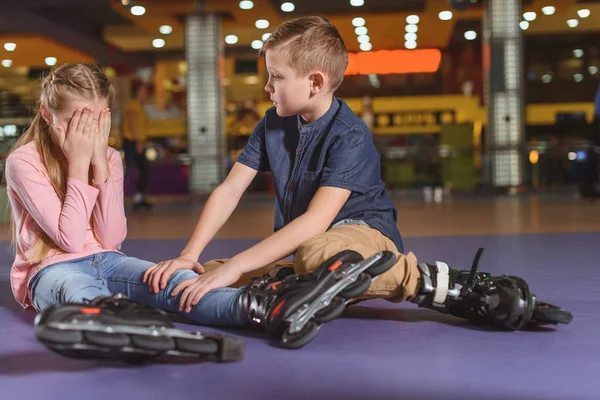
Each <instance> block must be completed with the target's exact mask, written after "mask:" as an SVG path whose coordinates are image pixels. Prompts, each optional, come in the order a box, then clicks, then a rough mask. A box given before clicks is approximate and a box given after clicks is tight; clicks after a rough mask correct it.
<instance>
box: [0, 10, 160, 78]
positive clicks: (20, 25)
mask: <svg viewBox="0 0 600 400" xmlns="http://www.w3.org/2000/svg"><path fill="white" fill-rule="evenodd" d="M21 1H22V0H21ZM31 1H34V0H31ZM62 1H67V0H62ZM86 1H88V0H86ZM90 1H92V0H90ZM102 1H104V0H102ZM0 24H2V26H3V29H5V30H9V31H13V32H16V33H38V34H40V35H43V36H45V37H47V38H49V39H53V40H55V41H57V42H59V43H62V44H63V45H65V46H68V47H71V48H73V49H76V50H79V51H81V52H84V53H87V54H89V55H90V56H92V57H93V58H95V59H96V60H98V61H99V62H100V63H102V64H105V65H115V64H122V63H125V64H128V65H129V66H131V67H132V68H135V67H137V66H141V65H151V64H152V63H153V61H154V60H153V59H152V58H148V57H144V56H139V55H136V54H130V53H124V52H122V51H120V50H118V49H116V48H114V47H111V46H109V45H107V44H106V43H105V42H104V41H103V40H102V38H101V37H100V36H95V35H92V34H91V33H82V32H81V31H78V30H75V29H73V28H70V27H67V26H65V25H63V24H60V23H57V22H55V21H51V20H49V19H46V18H44V17H43V16H41V15H37V14H34V13H31V12H28V11H25V10H14V11H9V12H0Z"/></svg>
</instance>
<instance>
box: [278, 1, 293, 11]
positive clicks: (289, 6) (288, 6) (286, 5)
mask: <svg viewBox="0 0 600 400" xmlns="http://www.w3.org/2000/svg"><path fill="white" fill-rule="evenodd" d="M295 9H296V6H295V5H294V3H290V2H289V1H286V2H285V3H283V4H281V11H283V12H292V11H294V10H295Z"/></svg>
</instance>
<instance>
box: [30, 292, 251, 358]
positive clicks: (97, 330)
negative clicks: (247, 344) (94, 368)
mask: <svg viewBox="0 0 600 400" xmlns="http://www.w3.org/2000/svg"><path fill="white" fill-rule="evenodd" d="M34 325H35V335H36V337H37V339H38V340H39V341H40V342H41V343H43V344H44V345H45V346H46V347H48V348H49V349H50V350H53V351H55V352H57V353H59V354H61V355H64V356H67V357H73V358H92V359H111V360H121V361H125V362H135V363H143V362H148V361H152V360H155V359H156V360H160V361H194V360H200V361H239V360H242V359H243V358H244V342H243V341H242V340H241V339H239V338H236V337H232V336H226V335H221V334H216V333H200V332H187V331H183V330H180V329H176V328H175V327H174V325H173V323H172V322H171V320H170V319H169V317H168V315H167V313H166V312H164V311H161V310H158V309H155V308H153V307H150V306H147V305H144V304H141V303H138V302H134V301H132V300H129V299H128V298H127V297H125V296H123V295H121V294H115V295H113V296H106V297H97V298H95V299H94V300H92V301H89V302H87V303H64V304H57V305H54V306H51V307H49V308H47V309H46V310H44V311H42V312H41V313H39V314H38V315H37V316H36V319H35V323H34Z"/></svg>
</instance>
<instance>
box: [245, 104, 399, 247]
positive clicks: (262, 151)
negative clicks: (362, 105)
mask: <svg viewBox="0 0 600 400" xmlns="http://www.w3.org/2000/svg"><path fill="white" fill-rule="evenodd" d="M237 161H238V162H239V163H241V164H244V165H246V166H248V167H250V168H252V169H255V170H257V171H270V172H271V174H272V176H273V183H274V186H275V193H276V196H277V201H276V203H275V226H274V228H275V231H277V230H278V229H281V228H282V227H283V226H285V225H286V224H288V223H290V221H292V220H293V219H295V218H297V217H298V216H300V215H302V214H304V213H305V212H306V210H307V209H308V205H309V204H310V202H311V200H312V198H313V197H314V195H315V193H316V192H317V190H318V189H319V187H321V186H334V187H339V188H343V189H348V190H350V191H351V192H352V193H351V195H350V197H349V198H348V200H347V201H346V203H345V204H344V206H343V207H342V209H341V210H340V212H339V213H338V215H337V216H336V217H335V219H334V221H333V223H332V224H331V226H333V225H335V224H337V223H339V222H341V221H344V220H356V221H362V222H364V223H366V224H367V225H368V226H370V227H371V228H374V229H377V230H379V231H380V232H381V233H383V234H384V235H386V236H387V237H389V238H390V239H391V240H392V241H393V242H394V243H395V244H396V246H397V247H398V250H399V251H400V252H403V251H404V249H403V244H402V238H401V236H400V232H399V231H398V228H397V226H396V222H397V219H398V213H397V211H396V208H395V207H394V205H393V203H392V201H391V199H390V197H389V195H388V193H387V192H386V190H385V184H384V182H383V181H382V180H381V166H380V156H379V153H378V152H377V150H376V149H375V145H374V143H373V136H372V134H371V131H370V130H369V128H368V127H367V126H366V125H365V124H364V123H363V121H362V120H361V119H360V118H359V117H357V116H356V115H355V114H354V113H353V112H352V110H350V108H349V107H348V105H346V103H345V102H344V101H343V100H340V99H338V98H334V99H333V102H332V104H331V107H330V108H329V110H328V111H327V112H326V113H325V114H324V115H323V116H322V117H321V118H319V119H318V120H316V121H314V122H311V123H309V124H306V125H302V124H301V120H300V116H299V115H295V116H292V117H280V116H278V115H277V112H276V110H275V108H274V107H273V108H270V109H269V110H267V112H266V113H265V116H264V117H263V118H262V119H261V120H260V121H259V122H258V124H257V125H256V127H255V128H254V131H253V132H252V135H250V138H249V139H248V143H247V144H246V146H245V147H244V149H243V151H242V153H241V154H240V156H239V157H238V159H237ZM331 226H330V228H331Z"/></svg>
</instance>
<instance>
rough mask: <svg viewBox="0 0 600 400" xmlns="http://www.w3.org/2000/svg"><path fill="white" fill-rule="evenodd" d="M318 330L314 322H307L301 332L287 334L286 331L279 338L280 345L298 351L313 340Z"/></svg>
mask: <svg viewBox="0 0 600 400" xmlns="http://www.w3.org/2000/svg"><path fill="white" fill-rule="evenodd" d="M318 330H319V325H317V323H316V322H315V321H309V322H308V323H307V324H306V325H305V326H304V328H302V330H301V331H299V332H296V333H289V332H288V331H287V330H286V331H285V332H284V333H283V335H282V336H281V343H282V344H283V346H284V347H286V348H288V349H299V348H300V347H302V346H304V345H306V344H307V343H308V342H310V341H311V340H313V339H314V337H315V336H316V335H317V332H318Z"/></svg>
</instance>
